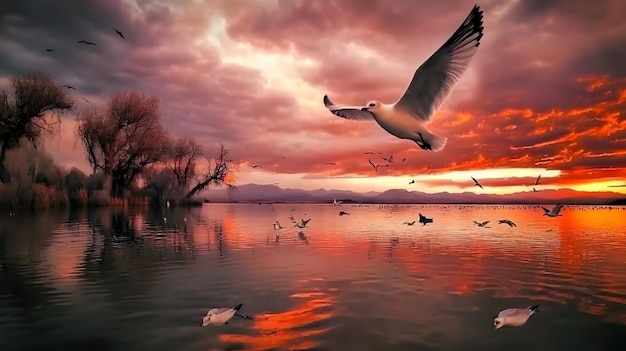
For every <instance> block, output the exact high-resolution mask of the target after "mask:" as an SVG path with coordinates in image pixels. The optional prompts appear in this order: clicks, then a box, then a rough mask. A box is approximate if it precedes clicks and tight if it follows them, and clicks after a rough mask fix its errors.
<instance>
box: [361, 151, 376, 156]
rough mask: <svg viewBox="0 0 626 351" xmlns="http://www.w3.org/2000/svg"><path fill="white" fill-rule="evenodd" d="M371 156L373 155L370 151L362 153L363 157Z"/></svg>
mask: <svg viewBox="0 0 626 351" xmlns="http://www.w3.org/2000/svg"><path fill="white" fill-rule="evenodd" d="M373 154H374V153H373V152H371V151H368V152H364V153H363V155H373Z"/></svg>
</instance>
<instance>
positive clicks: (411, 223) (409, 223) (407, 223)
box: [402, 221, 415, 225]
mask: <svg viewBox="0 0 626 351" xmlns="http://www.w3.org/2000/svg"><path fill="white" fill-rule="evenodd" d="M402 224H406V225H413V224H415V221H413V222H404V223H402Z"/></svg>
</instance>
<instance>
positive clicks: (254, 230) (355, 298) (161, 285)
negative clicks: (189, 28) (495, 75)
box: [0, 204, 626, 351]
mask: <svg viewBox="0 0 626 351" xmlns="http://www.w3.org/2000/svg"><path fill="white" fill-rule="evenodd" d="M339 210H344V211H347V212H349V213H350V214H351V215H350V216H341V217H340V216H338V212H339ZM418 212H421V213H423V214H425V215H426V216H428V217H433V218H434V223H432V224H429V225H427V226H420V225H419V223H416V225H415V226H406V225H403V224H402V223H403V222H405V221H412V220H415V219H417V214H418ZM562 213H563V216H562V217H558V218H548V217H544V216H542V211H541V209H539V208H537V207H518V206H508V207H507V206H445V205H443V206H435V205H433V206H428V205H419V206H418V205H416V206H396V207H393V206H383V207H381V206H379V205H370V206H349V205H342V206H339V207H338V206H332V205H273V206H272V205H247V204H232V205H226V204H224V205H217V204H212V205H205V206H204V207H202V208H197V209H192V210H182V209H170V210H166V211H163V212H161V211H158V212H149V211H144V210H128V211H126V212H124V211H122V210H119V211H113V210H110V209H107V210H93V211H86V210H85V211H80V212H65V213H40V214H36V215H32V214H18V215H17V216H11V217H9V216H8V215H6V214H2V215H0V221H1V222H0V223H1V226H0V350H3V351H4V350H11V351H12V350H87V349H89V350H151V351H155V350H168V351H171V350H180V351H183V350H508V351H511V350H537V351H542V350H568V351H573V350H585V351H590V350H623V349H624V345H625V344H626V210H623V209H619V208H618V209H615V208H614V209H609V208H593V207H589V208H586V207H566V208H565V209H564V211H563V212H562ZM289 215H293V216H294V217H295V218H296V219H299V218H312V220H311V222H310V223H309V228H307V229H304V230H303V233H302V234H298V230H297V228H293V227H292V225H291V224H290V220H289V219H288V218H287V217H288V216H289ZM184 218H186V219H187V221H186V222H185V221H184V220H183V219H184ZM504 218H508V219H510V220H513V221H515V222H516V223H517V224H518V227H517V228H510V227H508V226H506V225H502V224H500V225H499V224H497V220H498V219H504ZM275 220H279V221H280V223H281V224H282V225H283V226H284V227H285V228H284V229H282V230H280V231H275V230H274V229H273V228H272V222H273V221H275ZM473 220H476V221H486V220H491V221H492V223H491V225H492V228H478V227H476V226H475V225H473V224H472V221H473ZM277 232H280V238H279V239H278V240H277V239H276V236H275V234H276V233H277ZM238 303H243V304H244V305H243V309H242V311H241V312H242V313H244V314H248V315H251V316H253V317H254V320H252V321H250V320H243V319H233V320H232V321H231V322H230V323H229V324H228V325H225V326H210V327H206V328H201V327H200V324H201V320H202V316H203V315H204V314H206V312H207V310H208V309H209V308H211V307H214V306H219V307H222V306H234V305H236V304H238ZM533 304H539V305H541V308H540V309H541V311H542V312H541V313H538V314H536V315H534V316H532V317H531V319H530V320H529V322H528V323H527V324H526V325H524V326H522V327H519V328H508V329H500V330H494V329H493V317H494V315H495V314H497V312H498V311H500V310H501V309H503V308H507V307H526V306H529V305H533Z"/></svg>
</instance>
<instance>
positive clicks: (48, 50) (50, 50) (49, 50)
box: [46, 49, 54, 52]
mask: <svg viewBox="0 0 626 351" xmlns="http://www.w3.org/2000/svg"><path fill="white" fill-rule="evenodd" d="M46 51H47V52H52V51H54V49H46Z"/></svg>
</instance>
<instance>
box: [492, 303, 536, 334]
mask: <svg viewBox="0 0 626 351" xmlns="http://www.w3.org/2000/svg"><path fill="white" fill-rule="evenodd" d="M538 308H539V305H535V306H530V307H528V308H507V309H506V310H502V311H500V313H498V316H497V317H496V318H494V320H493V326H494V327H495V328H496V329H500V328H502V327H504V326H511V327H519V326H521V325H524V323H526V321H528V318H530V316H532V315H533V314H534V313H537V312H539V310H538Z"/></svg>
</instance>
